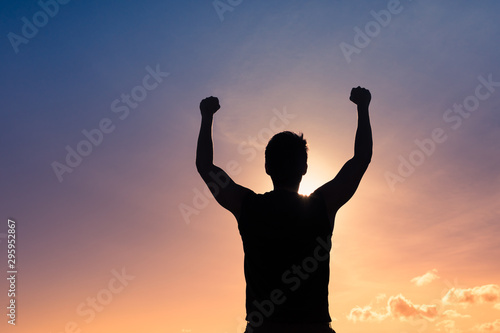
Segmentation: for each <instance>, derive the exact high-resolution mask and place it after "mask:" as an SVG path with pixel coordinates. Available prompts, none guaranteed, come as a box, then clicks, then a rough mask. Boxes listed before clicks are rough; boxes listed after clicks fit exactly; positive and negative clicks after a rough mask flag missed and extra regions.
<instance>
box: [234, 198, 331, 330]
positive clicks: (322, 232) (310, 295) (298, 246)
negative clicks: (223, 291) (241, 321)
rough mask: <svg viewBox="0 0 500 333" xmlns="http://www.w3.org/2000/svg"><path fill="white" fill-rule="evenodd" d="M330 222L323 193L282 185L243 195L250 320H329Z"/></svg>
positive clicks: (241, 226) (240, 226)
mask: <svg viewBox="0 0 500 333" xmlns="http://www.w3.org/2000/svg"><path fill="white" fill-rule="evenodd" d="M332 222H333V221H332ZM332 226H333V223H330V221H329V219H328V214H327V210H326V205H325V201H324V199H323V198H322V197H321V195H320V194H312V195H310V196H302V195H300V194H298V193H295V192H290V191H286V190H278V191H272V192H267V193H265V194H255V193H253V192H252V193H249V194H248V195H247V196H246V197H245V199H244V200H243V204H242V209H241V215H240V218H239V220H238V229H239V231H240V235H241V238H242V240H243V249H244V252H245V261H244V268H245V279H246V283H247V288H246V310H247V316H246V320H247V321H249V322H250V323H251V324H253V325H254V326H260V325H261V324H262V323H263V322H286V323H328V322H331V318H330V314H329V311H328V282H329V276H330V249H331V236H332V229H333V228H332Z"/></svg>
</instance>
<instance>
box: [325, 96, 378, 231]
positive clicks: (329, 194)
mask: <svg viewBox="0 0 500 333" xmlns="http://www.w3.org/2000/svg"><path fill="white" fill-rule="evenodd" d="M349 99H350V100H351V101H352V102H353V103H355V104H356V105H357V110H358V128H357V130H356V138H355V142H354V157H353V158H351V159H350V160H349V161H347V162H346V163H345V164H344V166H343V167H342V169H341V170H340V171H339V173H338V174H337V176H336V177H335V178H334V179H333V180H331V181H329V182H328V183H326V184H325V185H323V186H321V187H320V188H318V189H317V190H316V191H315V193H320V194H321V195H322V196H323V197H324V198H325V200H326V205H327V209H328V214H329V216H330V218H331V219H330V220H331V221H332V222H333V217H334V216H335V213H336V212H337V210H338V209H339V208H340V207H342V206H343V205H344V204H345V203H346V202H347V201H349V199H350V198H351V197H352V196H353V195H354V193H355V192H356V189H357V188H358V185H359V183H360V181H361V178H362V177H363V174H364V173H365V171H366V169H367V168H368V165H369V164H370V161H371V157H372V148H373V140H372V130H371V125H370V116H369V112H368V107H369V105H370V101H371V94H370V92H369V91H368V90H367V89H365V88H361V87H357V88H353V89H352V90H351V96H350V98H349Z"/></svg>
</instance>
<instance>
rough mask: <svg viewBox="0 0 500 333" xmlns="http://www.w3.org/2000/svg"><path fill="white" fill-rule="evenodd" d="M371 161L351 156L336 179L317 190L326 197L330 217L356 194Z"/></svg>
mask: <svg viewBox="0 0 500 333" xmlns="http://www.w3.org/2000/svg"><path fill="white" fill-rule="evenodd" d="M369 163H370V161H367V160H366V159H361V158H356V157H353V158H351V159H350V160H349V161H347V162H346V163H345V164H344V166H343V167H342V169H341V170H340V171H339V173H338V174H337V176H335V178H334V179H332V180H331V181H329V182H328V183H326V184H325V185H323V186H321V187H319V188H318V189H317V190H316V191H315V192H319V193H321V195H322V196H323V197H324V198H325V201H326V206H327V209H328V214H329V216H330V217H333V215H334V214H335V212H336V211H337V210H338V209H339V208H340V207H342V206H343V205H344V204H345V203H346V202H347V201H349V199H351V197H352V196H353V195H354V193H355V192H356V189H357V188H358V185H359V183H360V181H361V178H362V177H363V175H364V173H365V171H366V169H367V168H368V164H369Z"/></svg>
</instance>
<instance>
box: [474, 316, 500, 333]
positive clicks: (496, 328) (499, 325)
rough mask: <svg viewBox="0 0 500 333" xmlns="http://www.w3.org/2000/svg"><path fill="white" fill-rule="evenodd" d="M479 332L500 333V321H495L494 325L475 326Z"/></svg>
mask: <svg viewBox="0 0 500 333" xmlns="http://www.w3.org/2000/svg"><path fill="white" fill-rule="evenodd" d="M474 329H476V330H477V331H478V332H500V319H497V320H495V321H494V322H492V323H485V324H480V325H476V326H474Z"/></svg>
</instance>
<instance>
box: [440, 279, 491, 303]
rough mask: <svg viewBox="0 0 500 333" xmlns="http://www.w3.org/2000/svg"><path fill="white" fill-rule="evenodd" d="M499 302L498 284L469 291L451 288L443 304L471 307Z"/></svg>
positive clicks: (469, 289)
mask: <svg viewBox="0 0 500 333" xmlns="http://www.w3.org/2000/svg"><path fill="white" fill-rule="evenodd" d="M498 301H500V287H499V286H498V285H496V284H487V285H484V286H480V287H474V288H468V289H462V288H451V289H450V290H449V291H448V292H447V293H446V295H444V297H443V302H445V303H448V304H463V305H470V304H477V303H490V302H498Z"/></svg>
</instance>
